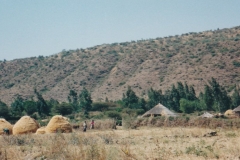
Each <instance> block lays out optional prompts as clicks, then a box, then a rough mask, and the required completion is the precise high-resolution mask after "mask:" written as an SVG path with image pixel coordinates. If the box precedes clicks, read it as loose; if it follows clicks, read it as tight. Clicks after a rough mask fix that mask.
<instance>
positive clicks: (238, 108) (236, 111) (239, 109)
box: [233, 106, 240, 117]
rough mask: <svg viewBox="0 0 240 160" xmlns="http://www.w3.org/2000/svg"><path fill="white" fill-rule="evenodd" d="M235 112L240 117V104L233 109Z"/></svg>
mask: <svg viewBox="0 0 240 160" xmlns="http://www.w3.org/2000/svg"><path fill="white" fill-rule="evenodd" d="M233 112H234V113H235V115H236V116H238V117H240V106H238V107H237V108H235V109H234V110H233Z"/></svg>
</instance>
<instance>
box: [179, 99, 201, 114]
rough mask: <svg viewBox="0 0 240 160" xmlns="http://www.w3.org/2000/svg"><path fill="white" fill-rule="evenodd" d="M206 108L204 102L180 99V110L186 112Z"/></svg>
mask: <svg viewBox="0 0 240 160" xmlns="http://www.w3.org/2000/svg"><path fill="white" fill-rule="evenodd" d="M203 109H204V106H203V104H201V103H200V102H199V101H197V100H195V101H189V100H186V99H183V98H182V99H181V100H180V111H182V112H184V113H193V112H195V111H201V110H203Z"/></svg>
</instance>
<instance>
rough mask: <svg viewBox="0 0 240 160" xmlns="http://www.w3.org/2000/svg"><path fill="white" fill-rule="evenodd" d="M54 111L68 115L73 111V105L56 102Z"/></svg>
mask: <svg viewBox="0 0 240 160" xmlns="http://www.w3.org/2000/svg"><path fill="white" fill-rule="evenodd" d="M53 112H55V113H59V114H61V115H67V114H71V113H72V112H73V106H72V104H71V103H65V102H63V103H61V104H56V105H54V107H53Z"/></svg>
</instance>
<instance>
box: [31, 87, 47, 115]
mask: <svg viewBox="0 0 240 160" xmlns="http://www.w3.org/2000/svg"><path fill="white" fill-rule="evenodd" d="M34 93H35V94H36V96H37V110H38V113H39V115H43V114H44V115H49V113H50V110H51V108H50V107H49V106H48V105H47V103H46V101H45V100H44V98H43V97H42V95H41V94H40V93H39V92H38V91H37V90H36V89H34Z"/></svg>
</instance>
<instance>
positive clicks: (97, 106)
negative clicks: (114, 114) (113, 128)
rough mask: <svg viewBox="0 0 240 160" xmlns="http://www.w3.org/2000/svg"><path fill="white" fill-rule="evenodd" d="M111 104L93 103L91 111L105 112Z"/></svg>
mask: <svg viewBox="0 0 240 160" xmlns="http://www.w3.org/2000/svg"><path fill="white" fill-rule="evenodd" d="M109 106H111V104H110V103H109V102H95V103H93V104H92V111H101V112H103V111H106V110H108V108H109Z"/></svg>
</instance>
